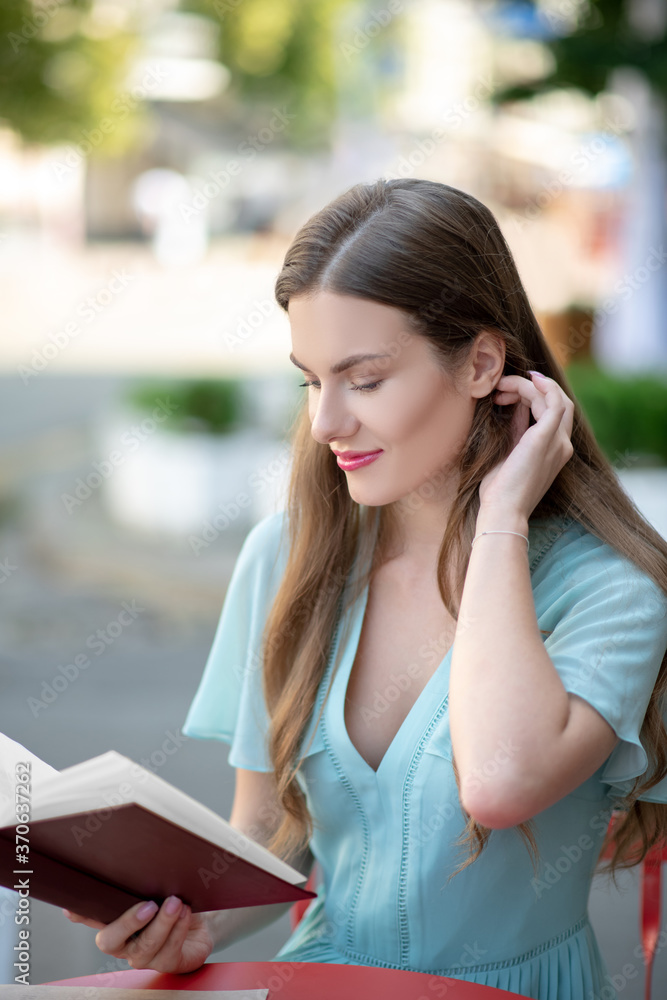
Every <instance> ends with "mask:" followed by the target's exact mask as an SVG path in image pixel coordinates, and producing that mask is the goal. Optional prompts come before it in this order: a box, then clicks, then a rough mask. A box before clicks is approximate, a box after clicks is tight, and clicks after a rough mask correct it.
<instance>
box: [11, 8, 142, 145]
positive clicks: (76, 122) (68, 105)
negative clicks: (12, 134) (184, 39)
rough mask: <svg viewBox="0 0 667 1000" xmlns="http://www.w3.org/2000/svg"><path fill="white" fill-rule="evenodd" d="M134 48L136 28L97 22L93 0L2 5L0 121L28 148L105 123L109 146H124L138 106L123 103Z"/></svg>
mask: <svg viewBox="0 0 667 1000" xmlns="http://www.w3.org/2000/svg"><path fill="white" fill-rule="evenodd" d="M134 44H135V37H134V34H133V33H132V31H131V30H128V29H127V28H124V27H115V26H114V25H113V24H109V23H104V22H102V21H101V20H100V17H99V14H97V15H96V13H95V7H94V4H93V0H8V2H3V3H2V4H0V119H1V120H4V121H5V122H6V123H7V124H8V125H10V126H11V127H12V128H13V129H15V131H16V132H17V133H18V134H19V135H20V136H22V138H23V139H24V140H25V141H26V142H27V143H64V142H74V143H76V142H81V141H82V140H83V139H84V138H85V135H86V133H87V132H88V131H89V130H91V129H95V128H97V127H98V126H99V123H100V122H101V121H102V120H104V119H105V118H106V119H109V121H110V122H111V123H112V125H111V126H109V131H108V141H106V143H105V145H106V147H107V148H113V147H115V148H122V147H123V146H124V145H125V144H126V143H127V142H128V141H129V138H130V136H131V134H132V115H131V114H130V112H131V111H134V109H135V108H136V107H138V106H139V101H138V100H135V101H134V102H132V101H131V100H130V99H129V98H130V97H131V95H128V100H127V101H126V102H125V106H124V109H122V108H121V104H119V103H118V102H119V100H121V103H122V94H123V90H122V88H123V85H124V79H125V73H126V71H127V68H128V66H129V62H130V58H131V55H132V52H133V49H134ZM114 102H116V103H114Z"/></svg>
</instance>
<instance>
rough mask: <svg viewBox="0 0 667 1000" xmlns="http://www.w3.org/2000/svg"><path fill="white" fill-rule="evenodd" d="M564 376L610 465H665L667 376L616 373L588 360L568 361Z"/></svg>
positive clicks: (666, 448) (666, 456) (666, 459)
mask: <svg viewBox="0 0 667 1000" xmlns="http://www.w3.org/2000/svg"><path fill="white" fill-rule="evenodd" d="M565 375H566V377H567V380H568V381H569V383H570V385H571V387H572V390H573V392H574V395H575V396H576V398H577V399H578V400H579V402H580V404H581V408H582V409H583V411H584V413H585V415H586V417H587V418H588V420H589V421H590V424H591V426H592V428H593V431H594V433H595V437H596V439H597V442H598V444H599V445H600V447H601V448H602V450H603V451H604V453H605V455H606V456H607V458H608V459H609V460H610V462H611V463H612V464H613V465H624V466H626V467H633V466H641V465H656V464H658V465H659V464H662V465H667V378H660V377H658V376H653V375H634V376H625V377H621V376H618V375H615V374H612V373H610V372H606V371H602V370H601V369H600V368H598V367H597V365H595V364H594V363H589V362H572V363H571V364H570V365H568V367H567V368H566V369H565Z"/></svg>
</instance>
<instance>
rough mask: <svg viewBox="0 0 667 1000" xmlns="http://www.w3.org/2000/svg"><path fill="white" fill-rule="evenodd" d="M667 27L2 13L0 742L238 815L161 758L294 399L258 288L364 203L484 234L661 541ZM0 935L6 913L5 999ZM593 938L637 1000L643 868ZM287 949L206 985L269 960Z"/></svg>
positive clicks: (653, 15)
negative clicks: (413, 210)
mask: <svg viewBox="0 0 667 1000" xmlns="http://www.w3.org/2000/svg"><path fill="white" fill-rule="evenodd" d="M666 25H667V2H666V0H632V2H622V0H598V2H593V0H540V2H534V3H530V2H515V3H501V2H491V0H489V2H475V0H470V2H462V0H363V2H362V0H358V2H352V0H181V2H178V0H11V2H8V3H3V4H2V6H0V301H1V303H2V335H1V340H0V671H1V677H2V700H1V701H0V731H1V732H4V733H6V734H7V735H8V736H10V737H12V738H13V739H15V740H18V741H19V742H21V743H24V744H25V745H26V746H27V747H28V748H29V749H30V750H31V751H33V752H34V753H36V754H37V755H38V756H40V757H42V758H43V759H45V760H46V761H47V762H49V763H50V764H52V765H53V766H55V767H57V768H63V767H67V766H69V765H71V764H74V763H78V762H79V761H81V760H84V759H86V758H88V757H92V756H94V755H96V754H99V753H103V752H105V751H106V750H109V749H116V750H118V751H120V752H121V753H124V754H126V755H128V756H130V757H132V758H133V759H135V760H137V761H143V762H144V764H145V766H149V767H151V769H153V770H154V771H155V772H156V773H159V774H160V775H161V776H163V777H165V778H166V779H167V780H169V781H171V782H172V783H174V784H175V785H177V786H179V787H180V788H183V789H184V790H185V791H187V792H188V793H190V794H192V795H194V796H195V797H196V798H198V799H200V800H201V801H202V802H205V803H206V804H207V805H209V806H211V807H212V808H214V809H216V811H218V812H219V813H220V814H221V815H223V816H228V815H229V809H230V804H231V794H232V787H233V772H232V770H231V769H230V768H229V767H228V765H227V763H226V758H227V747H226V745H225V744H219V743H214V742H206V741H197V740H186V739H184V738H179V740H178V745H179V749H178V752H175V753H172V754H171V755H167V754H165V753H164V752H163V751H162V750H161V749H160V748H161V747H162V745H163V744H164V743H165V740H168V739H171V738H172V737H173V735H174V734H176V735H177V736H178V734H179V731H180V726H181V724H182V723H183V721H184V719H185V715H186V712H187V709H188V706H189V704H190V701H191V699H192V697H193V696H194V693H195V690H196V688H197V685H198V682H199V679H200V676H201V672H202V669H203V666H204V663H205V660H206V656H207V653H208V650H209V647H210V644H211V641H212V638H213V634H214V630H215V626H216V623H217V618H218V615H219V612H220V608H221V606H222V602H223V599H224V594H225V588H226V585H227V582H228V579H229V575H230V573H231V569H232V567H233V565H234V562H235V559H236V556H237V555H238V551H239V549H240V546H241V544H242V542H243V539H244V538H245V536H246V534H247V532H248V530H249V529H250V528H251V527H252V526H253V525H254V524H255V523H256V522H257V521H258V520H259V519H260V518H261V517H263V516H265V515H266V514H268V513H271V512H272V511H274V510H277V509H279V508H280V507H281V506H282V503H283V498H284V489H285V485H286V481H287V475H288V471H289V456H288V454H287V448H286V444H285V434H286V430H287V428H288V426H289V423H290V420H291V419H292V416H293V415H294V412H295V407H296V406H297V403H298V401H299V399H300V397H299V395H298V394H299V393H300V392H301V391H302V390H300V389H299V388H298V387H297V386H298V381H299V379H298V378H297V373H296V372H295V370H294V368H293V366H292V365H291V364H290V363H289V361H288V354H289V350H290V339H289V330H288V324H287V320H286V317H285V316H284V315H282V314H281V312H280V310H279V308H278V306H277V304H276V303H275V301H274V299H273V283H274V280H275V277H276V275H277V273H278V270H279V269H280V265H281V262H282V258H283V255H284V252H285V250H286V248H287V246H288V244H289V242H290V240H291V238H292V237H293V235H294V233H295V231H296V229H297V228H298V227H299V225H300V224H301V223H302V222H304V221H305V220H306V219H307V218H308V217H309V215H310V214H312V213H313V212H314V211H316V210H317V209H319V208H320V207H322V206H323V205H324V204H325V203H326V202H327V201H329V200H330V199H331V198H333V197H334V196H335V195H337V194H338V193H340V192H341V191H343V190H345V189H346V188H347V187H349V186H350V185H351V184H353V183H356V182H357V181H360V180H374V179H376V178H377V177H379V176H385V177H399V176H400V177H407V176H414V177H426V178H430V179H433V180H438V181H442V182H445V183H447V184H450V185H453V186H455V187H459V188H462V189H464V190H466V191H468V192H470V193H471V194H473V195H475V196H476V197H477V198H479V199H480V200H482V201H483V202H484V203H485V204H487V205H488V206H489V207H490V208H491V210H492V211H493V212H494V214H495V215H496V217H497V218H498V221H499V223H500V224H501V227H502V229H503V232H504V233H505V236H506V238H507V241H508V243H509V245H510V246H511V248H512V250H513V252H514V254H515V258H516V261H517V265H518V268H519V272H520V274H521V277H522V279H523V281H524V283H525V285H526V288H527V290H528V294H529V296H530V299H531V302H532V304H533V307H534V309H535V311H536V314H537V316H538V319H539V321H540V323H541V325H542V329H543V331H544V333H545V335H546V337H547V339H548V340H549V342H550V344H551V345H552V347H553V349H554V351H555V353H556V356H557V358H558V359H559V361H560V362H561V364H562V365H563V367H564V369H565V371H566V374H567V376H568V378H569V379H570V381H571V383H572V385H573V387H574V390H575V392H576V394H577V395H578V397H579V399H580V401H581V403H582V406H583V407H584V410H585V411H586V413H587V415H588V417H589V419H590V420H591V422H592V424H593V427H594V430H595V432H596V435H597V437H598V440H599V441H600V443H601V445H602V447H603V448H604V450H605V453H606V454H607V456H608V457H609V460H610V461H611V463H612V464H613V466H614V467H615V469H616V471H617V473H618V476H619V478H620V480H621V481H622V482H623V484H624V486H625V487H626V489H627V490H628V492H629V493H630V494H631V495H632V496H633V498H634V499H635V501H636V502H637V504H638V506H639V507H640V509H641V510H642V511H643V513H644V514H645V516H646V517H648V518H649V520H651V521H652V523H653V524H654V525H655V526H656V527H657V528H658V530H660V531H661V533H662V534H663V535H666V536H667V499H666V498H667V323H666V319H667V267H665V264H666V262H667V249H666V247H667V239H666V235H667V234H666V229H667V211H666V207H667V206H666V197H665V194H666V190H667V187H666V179H665V162H666V158H667V143H666V141H665V124H666V113H665V111H666V109H665V98H666V95H667V72H666V67H667V40H666ZM127 606H129V607H130V608H131V609H132V614H131V615H130V616H129V617H130V619H131V624H130V625H126V624H123V623H124V622H126V621H127V619H128V615H127V614H125V615H122V612H123V608H124V607H127ZM119 615H122V617H121V618H120V619H119ZM100 633H101V634H102V637H103V638H102V642H101V646H102V648H101V649H100V640H99V636H100ZM95 637H98V638H97V639H96V638H95ZM93 647H94V648H95V649H99V650H100V651H99V653H95V654H94V655H92V656H90V661H91V663H90V668H89V669H86V670H85V671H84V670H81V671H80V672H79V676H77V677H76V678H75V679H74V680H67V682H66V683H64V682H63V678H66V671H65V672H64V671H63V669H62V668H63V667H66V666H67V665H68V664H71V663H72V662H73V661H74V658H75V657H76V656H77V655H78V654H80V653H82V652H83V653H85V652H86V651H90V650H91V649H93ZM69 675H70V677H71V675H72V671H69ZM54 680H56V684H55V685H54V683H53V682H54ZM170 745H172V744H170ZM13 910H14V902H13V897H12V896H11V895H10V894H8V893H1V898H0V952H1V953H2V954H1V956H0V971H1V972H2V976H0V981H4V982H11V981H13V970H12V968H11V961H12V960H11V959H10V958H9V955H10V953H11V947H12V945H13V943H14V939H13V934H14V933H15V930H16V928H15V926H14V924H13ZM591 913H592V917H593V920H594V924H595V928H596V931H597V933H598V936H599V940H600V945H601V948H602V951H603V954H604V957H605V959H606V961H607V964H608V966H609V969H610V973H611V975H612V977H615V983H614V984H615V986H616V988H617V990H618V991H619V994H621V995H622V996H623V998H624V1000H634V998H639V997H641V996H642V994H643V959H642V957H641V949H639V948H638V945H639V940H640V938H639V921H638V872H637V870H635V871H633V872H631V873H628V874H626V875H623V876H622V877H621V878H620V879H619V884H618V886H617V887H616V888H614V887H609V886H608V885H607V884H606V882H603V881H601V880H597V881H596V884H595V887H594V890H593V894H592V899H591ZM31 929H32V937H31V941H32V945H33V952H32V968H31V976H32V982H33V983H39V982H44V981H47V980H53V979H57V978H64V977H68V976H75V975H83V974H86V973H94V972H105V971H111V970H113V969H114V968H117V967H120V968H126V967H127V966H126V965H125V963H124V962H116V961H115V960H113V959H107V957H106V956H104V955H102V953H101V952H99V951H98V950H97V948H96V947H95V945H94V942H93V938H94V932H92V931H90V930H89V929H87V928H83V927H77V926H73V925H71V924H70V923H69V922H68V921H67V920H66V919H65V918H64V917H63V916H62V914H61V913H60V911H59V910H57V909H56V908H54V907H50V906H47V905H45V904H41V903H39V902H38V901H33V902H32V924H31ZM288 933H289V921H288V918H287V917H284V918H283V919H282V920H281V921H279V922H277V923H276V924H274V925H273V926H272V927H270V928H268V929H267V930H265V931H263V932H261V933H259V934H257V935H255V936H253V937H251V938H248V939H247V940H246V941H243V942H239V943H238V944H237V945H234V946H232V947H231V948H229V949H228V950H227V951H225V952H224V953H219V954H218V955H215V956H213V959H214V960H222V959H224V960H234V959H237V958H238V959H246V958H255V959H258V960H267V959H269V958H270V957H271V956H272V955H273V954H274V953H275V951H276V950H277V949H278V947H279V946H280V944H281V943H282V942H283V941H284V940H285V939H286V937H287V935H288ZM666 941H667V931H665V929H664V928H663V932H662V933H661V935H660V937H659V952H658V955H657V959H656V972H655V976H654V989H655V996H662V995H664V994H665V988H666V987H667V958H666V957H665V954H664V952H663V948H664V943H665V942H666ZM3 976H4V978H3ZM621 979H622V980H623V983H622V984H621Z"/></svg>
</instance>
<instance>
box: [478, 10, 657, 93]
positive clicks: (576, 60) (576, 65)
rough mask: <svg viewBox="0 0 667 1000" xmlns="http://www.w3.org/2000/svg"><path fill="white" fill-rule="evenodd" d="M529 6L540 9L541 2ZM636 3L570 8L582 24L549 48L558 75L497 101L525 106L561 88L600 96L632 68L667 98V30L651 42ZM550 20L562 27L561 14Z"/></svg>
mask: <svg viewBox="0 0 667 1000" xmlns="http://www.w3.org/2000/svg"><path fill="white" fill-rule="evenodd" d="M529 2H531V3H532V6H539V4H538V3H537V2H536V0H529ZM632 3H634V0H584V2H582V3H580V4H576V5H575V4H574V3H570V4H564V9H565V12H566V13H569V12H571V11H573V10H574V9H575V8H578V18H577V23H576V27H575V29H574V30H573V31H571V32H570V33H569V34H567V35H564V36H563V37H555V38H552V39H550V40H547V41H546V42H545V44H546V46H547V48H548V49H549V51H550V52H551V54H552V55H553V57H554V60H555V66H554V69H553V72H552V73H550V74H549V75H547V76H545V77H544V78H543V79H540V80H536V81H534V82H531V83H529V84H520V85H515V86H512V87H507V88H504V89H503V90H499V91H497V92H496V93H495V94H494V100H495V101H497V102H499V101H504V100H520V99H523V98H529V97H532V96H534V95H535V94H538V93H542V92H544V91H549V90H553V89H555V88H560V87H577V88H579V89H580V90H583V91H585V92H586V93H588V94H591V95H595V94H598V93H600V91H602V90H604V89H605V87H606V86H607V83H608V80H609V76H610V74H611V72H612V71H613V70H615V69H617V68H618V67H619V66H632V67H633V68H634V69H636V70H638V71H639V72H640V73H642V74H643V75H644V76H645V77H646V79H647V80H648V82H649V83H650V84H651V86H652V87H653V89H654V91H655V92H656V93H657V94H660V95H661V96H662V97H663V98H665V97H667V33H666V31H665V28H664V26H663V28H662V31H660V32H656V33H655V35H654V37H647V36H646V35H645V34H644V33H643V32H642V31H640V30H639V29H638V28H637V27H636V26H635V25H634V24H633V19H631V17H630V16H629V13H630V12H629V8H630V6H631V4H632ZM636 6H637V7H639V6H640V4H638V3H637V4H636ZM641 6H643V7H646V5H644V4H642V5H641ZM658 6H659V5H658ZM641 13H642V12H641V11H640V12H638V18H639V16H640V15H641ZM646 13H648V14H650V11H646ZM658 13H659V12H658ZM550 16H551V18H552V20H553V22H554V24H555V26H556V27H557V26H558V20H559V17H560V15H559V12H558V8H556V9H555V11H554V12H553V13H552V14H551V15H550Z"/></svg>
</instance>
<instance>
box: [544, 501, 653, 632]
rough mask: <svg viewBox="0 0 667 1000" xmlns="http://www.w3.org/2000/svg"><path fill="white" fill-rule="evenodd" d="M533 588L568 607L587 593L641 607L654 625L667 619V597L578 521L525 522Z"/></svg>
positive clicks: (630, 560)
mask: <svg viewBox="0 0 667 1000" xmlns="http://www.w3.org/2000/svg"><path fill="white" fill-rule="evenodd" d="M529 538H530V553H531V555H530V572H531V577H532V582H533V590H534V591H535V592H536V593H539V594H542V595H544V594H550V595H551V597H552V598H554V599H555V598H556V597H557V596H558V595H560V598H561V600H562V602H564V603H565V604H567V605H569V606H572V605H573V604H574V603H576V602H577V601H579V600H581V599H582V598H585V597H587V596H589V597H590V595H593V594H595V595H598V596H604V595H607V596H608V597H611V595H615V597H616V600H615V602H614V607H615V608H616V609H618V608H619V607H620V606H621V605H622V606H625V607H626V608H627V607H630V606H637V605H638V604H640V605H641V606H642V607H643V608H644V609H645V612H646V613H648V614H649V616H650V617H653V619H654V620H655V621H661V620H663V619H667V595H666V594H665V592H664V591H663V590H662V588H661V587H660V586H659V585H658V584H657V583H656V581H655V580H654V579H653V577H652V576H651V575H650V574H649V573H647V572H646V571H645V570H644V569H642V568H641V567H640V566H638V565H637V563H635V562H634V561H633V560H632V559H630V558H628V556H626V555H624V554H623V553H622V552H620V551H618V550H617V549H616V548H614V546H613V545H610V544H609V543H608V542H606V541H603V540H602V539H601V538H599V537H598V536H597V535H595V534H594V533H593V532H592V531H590V530H588V528H586V527H585V526H584V525H582V524H581V523H580V522H579V521H576V520H574V519H573V518H570V517H566V516H555V517H552V518H543V519H539V520H536V521H534V522H533V521H530V522H529Z"/></svg>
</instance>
